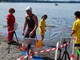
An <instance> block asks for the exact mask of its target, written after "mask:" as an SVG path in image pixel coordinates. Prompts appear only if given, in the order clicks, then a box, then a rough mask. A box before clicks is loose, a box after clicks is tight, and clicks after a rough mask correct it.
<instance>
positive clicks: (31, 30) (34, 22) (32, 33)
mask: <svg viewBox="0 0 80 60" xmlns="http://www.w3.org/2000/svg"><path fill="white" fill-rule="evenodd" d="M26 13H27V16H26V17H25V23H24V28H23V31H22V35H24V32H25V29H26V26H27V25H28V28H27V32H26V33H25V35H24V37H26V38H29V37H31V38H35V37H36V29H37V27H38V19H37V16H36V15H35V14H33V13H32V8H31V7H30V6H28V7H27V8H26Z"/></svg>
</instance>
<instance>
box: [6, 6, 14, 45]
mask: <svg viewBox="0 0 80 60" xmlns="http://www.w3.org/2000/svg"><path fill="white" fill-rule="evenodd" d="M14 13H15V9H14V8H10V9H9V14H7V17H6V20H7V29H8V40H7V41H8V44H12V43H14V42H15V41H14V40H13V35H14V23H15V16H14V15H13V14H14Z"/></svg>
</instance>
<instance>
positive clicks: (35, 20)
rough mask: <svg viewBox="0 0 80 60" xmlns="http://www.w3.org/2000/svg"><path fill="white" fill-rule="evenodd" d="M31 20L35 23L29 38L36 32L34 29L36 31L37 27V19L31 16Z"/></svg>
mask: <svg viewBox="0 0 80 60" xmlns="http://www.w3.org/2000/svg"><path fill="white" fill-rule="evenodd" d="M33 20H34V22H35V27H34V29H33V30H32V31H31V32H30V34H29V35H30V36H32V35H33V33H34V32H35V31H36V29H37V27H38V19H37V17H36V16H35V15H34V16H33Z"/></svg>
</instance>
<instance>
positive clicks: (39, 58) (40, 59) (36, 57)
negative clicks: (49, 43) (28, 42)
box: [20, 51, 44, 60]
mask: <svg viewBox="0 0 80 60" xmlns="http://www.w3.org/2000/svg"><path fill="white" fill-rule="evenodd" d="M20 53H21V54H22V55H26V54H27V52H25V51H22V52H20ZM33 60H44V59H43V58H41V57H38V56H34V57H33Z"/></svg>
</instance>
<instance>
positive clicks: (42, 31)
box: [39, 14, 47, 40]
mask: <svg viewBox="0 0 80 60" xmlns="http://www.w3.org/2000/svg"><path fill="white" fill-rule="evenodd" d="M46 19H47V15H46V14H45V15H43V16H42V17H41V20H40V24H39V34H40V35H41V40H44V35H45V31H46V29H45V27H46V21H45V20H46Z"/></svg>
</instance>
